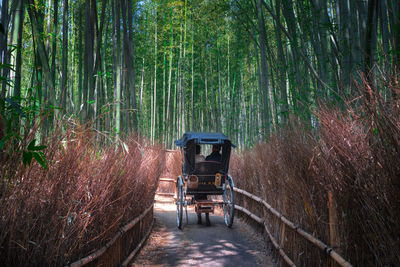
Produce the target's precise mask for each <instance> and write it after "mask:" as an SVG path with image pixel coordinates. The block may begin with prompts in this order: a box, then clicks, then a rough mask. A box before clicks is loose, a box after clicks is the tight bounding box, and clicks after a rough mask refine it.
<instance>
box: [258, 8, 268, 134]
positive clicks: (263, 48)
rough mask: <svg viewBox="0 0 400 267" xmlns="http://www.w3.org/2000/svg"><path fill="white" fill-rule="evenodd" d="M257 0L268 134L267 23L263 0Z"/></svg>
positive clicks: (262, 93) (263, 94)
mask: <svg viewBox="0 0 400 267" xmlns="http://www.w3.org/2000/svg"><path fill="white" fill-rule="evenodd" d="M255 1H257V22H258V32H259V35H258V36H259V45H260V62H261V66H260V79H261V84H260V85H261V87H260V90H261V96H262V102H263V110H262V116H263V124H262V125H263V128H264V129H263V131H264V135H268V134H269V132H270V129H269V120H270V116H269V107H268V90H269V89H268V87H269V84H268V83H269V77H268V66H267V50H266V45H265V40H266V37H265V23H264V15H263V9H262V4H261V2H262V1H263V0H255Z"/></svg>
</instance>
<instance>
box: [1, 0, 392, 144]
mask: <svg viewBox="0 0 400 267" xmlns="http://www.w3.org/2000/svg"><path fill="white" fill-rule="evenodd" d="M399 6H400V4H399V2H398V1H396V0H385V1H375V0H369V1H347V0H302V1H291V0H290V1H289V0H267V1H266V0H253V1H248V0H221V1H209V0H207V1H200V0H189V1H188V0H168V1H166V0H165V1H161V0H145V1H128V0H123V1H107V0H88V1H79V0H69V1H68V0H63V1H54V0H49V1H45V0H29V1H23V0H16V1H11V2H9V1H8V0H6V1H3V3H2V7H1V25H2V28H3V30H4V31H3V32H0V37H1V38H0V39H1V40H0V54H1V62H2V65H1V67H2V75H1V76H2V89H1V112H2V113H3V115H4V117H5V119H6V120H8V119H9V118H10V117H11V115H10V114H11V113H10V109H13V111H14V114H15V116H16V117H17V118H15V119H14V121H16V123H14V127H15V130H14V131H17V132H19V131H20V128H19V127H20V125H21V124H25V125H30V124H32V123H33V121H34V119H35V118H36V117H37V116H38V114H40V113H42V114H46V115H47V117H46V119H44V118H43V119H44V120H45V123H44V124H43V129H41V132H42V133H47V132H49V131H51V128H52V124H53V118H57V117H60V116H63V115H66V116H76V117H78V118H79V119H81V120H82V121H83V122H86V121H88V120H92V121H94V122H95V124H96V128H97V129H98V130H104V131H108V132H111V133H113V134H114V135H115V136H119V135H121V134H122V135H124V134H128V133H130V132H131V131H134V130H136V131H138V132H139V133H140V134H141V135H144V136H147V137H149V138H150V139H151V140H153V141H154V140H157V139H158V140H160V141H162V142H164V143H166V144H167V145H168V146H171V145H172V141H173V140H174V139H176V138H177V137H178V136H180V135H181V134H182V133H183V132H185V131H187V130H190V129H192V130H203V131H222V132H224V133H226V134H228V135H229V136H232V137H233V138H234V139H235V142H236V143H238V144H239V145H240V146H249V145H252V144H254V143H255V142H256V141H258V140H261V139H264V138H265V137H266V136H268V134H269V133H271V132H274V131H276V130H277V129H279V126H280V125H284V124H285V123H286V121H287V118H288V116H289V114H290V113H294V114H296V115H297V116H299V117H301V118H302V119H303V121H305V122H306V125H309V126H311V127H315V126H316V125H317V123H316V118H315V116H314V115H313V113H312V112H311V111H312V109H313V108H314V107H315V105H316V103H317V102H318V101H321V100H322V101H325V102H328V103H332V104H337V105H338V106H340V107H342V108H343V107H344V103H345V100H348V99H349V98H351V97H353V96H354V95H355V94H357V91H356V89H355V88H356V87H355V86H354V84H353V81H358V82H360V81H361V75H360V70H361V71H363V73H365V74H364V75H365V76H366V78H367V80H368V82H369V83H370V86H371V88H372V90H373V91H375V92H379V93H380V94H381V95H382V96H383V97H384V99H385V101H386V100H389V99H390V98H392V97H393V95H394V93H393V92H390V91H387V88H384V87H380V86H377V83H376V78H375V77H376V74H378V73H384V74H385V75H386V74H391V75H392V76H391V77H396V75H397V73H398V69H399V58H400V56H399V54H400V53H399V51H400V44H399V43H400V41H399V38H400V37H399V36H400V32H399V31H400V30H399V29H400V27H399V25H400V23H399ZM16 109H17V111H16Z"/></svg>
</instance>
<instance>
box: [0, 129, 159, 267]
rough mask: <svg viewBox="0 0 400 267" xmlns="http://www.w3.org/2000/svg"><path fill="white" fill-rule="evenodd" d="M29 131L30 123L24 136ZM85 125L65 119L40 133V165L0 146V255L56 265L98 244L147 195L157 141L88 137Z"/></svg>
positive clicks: (14, 262)
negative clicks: (61, 126)
mask: <svg viewBox="0 0 400 267" xmlns="http://www.w3.org/2000/svg"><path fill="white" fill-rule="evenodd" d="M34 136H35V131H34V130H33V131H32V133H31V134H28V135H27V137H26V138H25V139H26V140H24V142H26V143H29V141H30V140H31V139H33V138H34ZM96 138H98V135H97V134H95V132H94V131H92V130H91V129H90V128H85V127H71V128H69V129H68V130H66V131H64V133H62V131H61V130H58V131H55V132H54V133H52V135H51V138H50V139H47V140H43V143H46V144H47V148H46V149H45V150H44V151H43V152H44V155H45V157H46V159H47V164H48V170H46V169H45V168H43V167H42V166H41V165H39V164H38V162H36V161H35V162H32V163H31V165H29V166H25V165H23V164H22V162H21V160H18V159H19V158H20V155H15V154H16V153H17V152H15V153H13V152H11V153H8V154H7V155H5V154H4V153H3V157H2V162H1V163H2V164H1V166H0V173H1V181H2V183H3V189H2V194H1V198H0V262H2V265H3V266H4V265H5V266H61V265H65V264H68V263H71V262H73V261H74V260H77V259H79V258H81V257H84V256H86V255H88V254H89V253H91V252H93V251H95V250H97V249H99V248H100V247H102V246H103V245H105V244H106V242H107V241H109V240H110V239H111V238H112V237H113V236H114V235H115V234H116V233H117V231H118V229H119V228H120V227H121V226H123V225H124V224H126V223H127V222H129V221H131V220H132V219H134V218H135V217H137V216H138V215H140V214H141V213H142V212H143V211H144V210H145V209H146V208H147V207H148V206H149V205H150V204H151V203H152V201H153V199H154V193H155V190H156V186H157V182H158V178H159V176H160V173H161V171H162V170H163V168H164V164H165V159H164V152H163V150H162V148H161V146H150V145H146V143H145V142H144V141H141V140H139V139H138V138H136V137H131V138H128V140H126V141H125V142H124V143H121V144H123V145H119V146H118V147H117V148H116V146H115V144H113V145H110V146H105V147H104V146H103V147H100V146H99V145H96Z"/></svg>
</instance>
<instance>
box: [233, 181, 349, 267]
mask: <svg viewBox="0 0 400 267" xmlns="http://www.w3.org/2000/svg"><path fill="white" fill-rule="evenodd" d="M233 190H234V191H236V192H238V193H240V194H243V195H245V196H247V197H249V198H251V199H253V200H255V201H257V202H258V203H260V204H263V205H264V206H265V207H266V208H267V209H268V210H269V211H270V212H271V213H272V214H274V215H275V216H276V217H278V218H279V219H280V220H281V221H282V222H283V223H284V224H286V225H287V226H289V227H290V228H292V229H293V230H295V231H296V232H297V233H299V234H300V235H301V236H303V237H304V238H305V239H307V240H308V241H310V242H311V243H312V244H314V245H316V246H317V247H319V248H320V249H321V250H323V251H324V252H325V253H327V254H328V255H329V256H330V257H331V258H332V259H333V260H335V261H336V262H337V263H338V264H339V265H340V266H344V267H350V266H353V265H351V263H350V262H348V261H346V260H345V259H344V258H343V257H342V256H341V255H339V254H338V253H337V252H336V251H335V250H334V249H332V248H331V247H329V246H328V245H326V244H325V243H324V242H322V241H321V240H319V239H318V238H315V237H314V236H312V235H311V234H309V233H307V232H306V231H304V230H303V229H301V228H300V227H299V226H297V225H296V224H294V223H293V222H291V221H289V220H288V219H287V218H286V217H285V216H284V215H283V214H282V213H280V212H279V211H277V210H275V209H274V208H273V207H272V206H271V205H269V204H268V203H267V202H266V201H265V200H262V199H261V198H259V197H257V196H255V195H253V194H251V193H249V192H247V191H244V190H242V189H240V188H236V187H234V188H233ZM238 207H240V206H237V205H235V208H236V209H239V208H238ZM239 210H240V209H239ZM254 216H255V215H254Z"/></svg>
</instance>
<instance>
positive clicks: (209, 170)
mask: <svg viewBox="0 0 400 267" xmlns="http://www.w3.org/2000/svg"><path fill="white" fill-rule="evenodd" d="M175 144H176V146H178V147H179V148H181V150H182V153H183V158H182V175H181V176H179V177H178V178H177V183H176V184H177V201H176V205H177V225H178V228H180V229H182V222H183V209H185V211H186V220H188V216H187V206H189V205H194V206H195V211H196V213H197V214H198V216H201V213H205V214H206V220H207V224H208V223H209V217H208V216H209V213H213V212H214V206H215V205H220V206H222V207H223V210H224V219H225V224H226V225H227V226H228V227H231V226H232V224H233V217H234V192H233V186H234V184H233V179H232V177H231V176H230V175H229V173H228V170H229V161H230V154H231V149H232V147H235V146H234V145H233V144H232V142H231V141H230V140H229V138H228V137H227V136H225V135H224V134H222V133H205V132H187V133H185V134H184V135H183V136H182V138H181V139H179V140H176V141H175ZM197 145H218V146H220V147H221V152H222V153H221V161H209V160H204V161H198V162H196V160H195V157H196V146H197ZM218 195H220V196H222V200H221V198H219V200H218V197H216V198H215V197H210V196H218ZM200 218H201V217H200Z"/></svg>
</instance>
